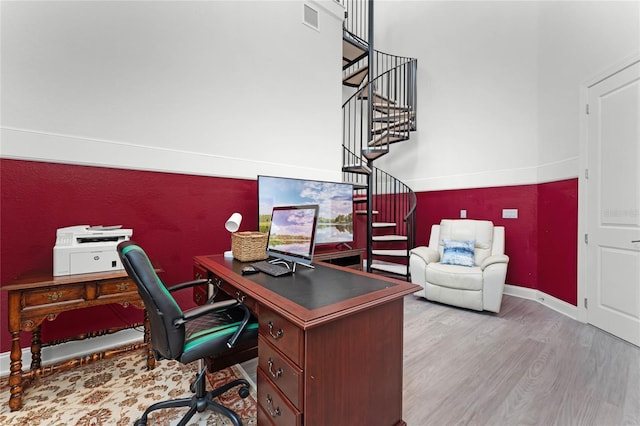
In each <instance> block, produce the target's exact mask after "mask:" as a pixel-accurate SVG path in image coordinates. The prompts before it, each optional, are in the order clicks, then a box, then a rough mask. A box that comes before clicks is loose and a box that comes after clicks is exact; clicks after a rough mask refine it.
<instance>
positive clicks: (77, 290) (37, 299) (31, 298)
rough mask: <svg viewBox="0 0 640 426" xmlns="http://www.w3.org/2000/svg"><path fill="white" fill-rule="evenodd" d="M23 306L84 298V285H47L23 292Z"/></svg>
mask: <svg viewBox="0 0 640 426" xmlns="http://www.w3.org/2000/svg"><path fill="white" fill-rule="evenodd" d="M23 295H24V307H29V306H40V305H50V304H52V303H62V302H71V301H79V300H84V296H85V292H84V285H77V286H66V287H64V288H61V287H47V288H43V289H42V290H37V291H29V292H24V293H23Z"/></svg>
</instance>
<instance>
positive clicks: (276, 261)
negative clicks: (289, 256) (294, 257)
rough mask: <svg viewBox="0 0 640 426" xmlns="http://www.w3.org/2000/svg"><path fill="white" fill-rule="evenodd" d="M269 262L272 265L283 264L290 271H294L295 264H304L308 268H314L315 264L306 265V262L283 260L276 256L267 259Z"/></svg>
mask: <svg viewBox="0 0 640 426" xmlns="http://www.w3.org/2000/svg"><path fill="white" fill-rule="evenodd" d="M269 263H271V264H272V265H278V264H280V265H284V266H286V267H287V268H289V270H291V273H294V272H296V265H302V266H304V267H306V268H309V269H315V268H316V267H315V266H313V265H310V264H309V265H307V264H306V263H298V262H293V261H290V260H284V259H278V258H276V259H271V260H269Z"/></svg>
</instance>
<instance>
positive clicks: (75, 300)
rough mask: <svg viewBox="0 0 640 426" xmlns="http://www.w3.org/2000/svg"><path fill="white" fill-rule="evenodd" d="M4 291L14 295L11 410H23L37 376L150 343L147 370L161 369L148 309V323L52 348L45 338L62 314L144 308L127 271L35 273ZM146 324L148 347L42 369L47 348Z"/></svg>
mask: <svg viewBox="0 0 640 426" xmlns="http://www.w3.org/2000/svg"><path fill="white" fill-rule="evenodd" d="M2 290H4V291H7V292H8V293H9V297H8V314H9V315H8V317H9V332H10V333H11V354H10V359H11V366H10V371H11V373H10V375H9V385H10V389H9V392H10V397H9V407H10V408H11V411H15V410H19V409H20V408H21V407H22V391H23V389H24V388H25V387H26V386H28V385H29V384H30V383H31V382H32V381H33V380H34V379H35V378H37V377H42V376H46V375H49V374H51V373H53V372H55V371H63V370H67V369H69V368H73V367H76V366H79V365H84V364H89V363H91V362H93V361H97V360H100V359H104V358H109V357H112V356H114V355H116V354H119V353H122V352H125V351H129V350H134V349H138V348H140V347H142V346H144V345H146V346H147V368H149V369H152V368H154V367H155V358H154V356H153V352H152V350H151V345H150V344H149V342H150V334H149V324H148V323H149V319H148V317H147V314H146V311H145V315H144V322H143V323H142V324H131V325H128V326H125V327H116V328H111V329H108V330H100V331H96V332H92V333H85V334H82V335H79V336H74V337H71V338H68V339H62V340H57V341H54V342H49V343H46V344H43V343H42V342H41V340H40V326H41V324H42V322H43V321H44V320H45V319H47V320H48V321H53V320H54V319H56V317H57V316H58V315H59V314H60V313H61V312H65V311H70V310H73V309H79V308H87V307H90V306H98V305H106V304H109V303H119V304H121V305H122V306H125V307H126V306H129V305H133V306H135V307H137V308H139V309H144V304H143V303H142V299H140V297H139V296H138V289H137V288H136V285H135V283H134V282H133V281H131V280H130V279H129V277H128V276H127V273H126V272H125V271H124V270H121V271H110V272H103V273H94V274H77V275H68V276H62V277H54V276H52V275H51V272H31V273H28V274H25V275H23V276H20V277H18V278H17V279H16V280H14V281H13V282H12V283H11V284H10V285H7V286H2ZM140 325H143V326H144V342H143V343H139V344H135V345H129V346H125V347H122V348H118V349H114V350H108V351H104V352H100V353H96V354H92V355H88V356H86V357H82V358H76V359H72V360H69V361H65V362H63V363H60V364H56V365H53V366H46V367H42V365H41V348H42V346H49V345H54V344H59V343H63V342H68V341H71V340H82V339H86V338H90V337H96V336H102V335H105V334H111V333H115V332H117V331H120V330H124V329H126V328H131V327H137V326H140ZM22 331H30V332H31V368H30V370H29V371H28V372H23V371H22V348H21V347H20V332H22Z"/></svg>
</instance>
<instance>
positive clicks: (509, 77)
mask: <svg viewBox="0 0 640 426" xmlns="http://www.w3.org/2000/svg"><path fill="white" fill-rule="evenodd" d="M375 43H376V44H375V47H376V49H378V50H382V51H384V52H387V53H393V54H398V55H403V56H410V57H415V58H418V82H417V84H418V111H417V112H418V122H417V125H418V131H417V132H415V133H412V135H411V140H410V141H408V142H403V143H401V144H398V145H394V146H392V147H391V153H390V154H389V155H387V156H386V157H384V158H383V159H381V160H379V162H378V163H377V165H378V166H379V167H381V168H382V169H384V170H386V171H388V172H390V173H391V174H392V175H394V176H396V177H398V178H400V179H401V180H403V181H405V183H407V184H408V185H409V186H411V187H412V189H414V190H416V191H424V190H437V189H456V188H474V187H486V186H502V185H518V184H529V183H538V182H545V181H553V180H560V179H566V178H571V177H576V176H577V175H578V166H579V161H578V160H579V158H578V157H579V152H580V140H579V134H580V119H581V118H580V114H581V113H582V112H583V111H584V105H580V89H581V84H584V82H585V81H586V80H588V79H590V78H592V77H593V76H594V75H596V74H598V73H599V72H602V71H603V70H604V69H606V68H610V67H611V66H612V65H613V64H615V63H618V62H619V61H621V60H622V59H624V58H626V57H628V56H630V55H633V54H637V53H638V52H640V2H635V1H632V2H609V1H602V2H574V1H571V2H563V1H541V2H528V1H508V2H504V1H496V2H486V1H469V2H459V1H402V0H396V1H379V2H376V3H375Z"/></svg>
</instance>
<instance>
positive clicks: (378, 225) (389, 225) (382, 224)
mask: <svg viewBox="0 0 640 426" xmlns="http://www.w3.org/2000/svg"><path fill="white" fill-rule="evenodd" d="M394 226H396V224H395V222H374V223H372V224H371V227H372V228H393V227H394Z"/></svg>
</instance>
